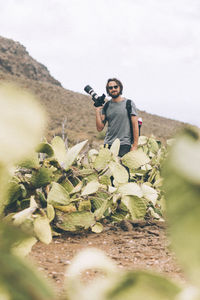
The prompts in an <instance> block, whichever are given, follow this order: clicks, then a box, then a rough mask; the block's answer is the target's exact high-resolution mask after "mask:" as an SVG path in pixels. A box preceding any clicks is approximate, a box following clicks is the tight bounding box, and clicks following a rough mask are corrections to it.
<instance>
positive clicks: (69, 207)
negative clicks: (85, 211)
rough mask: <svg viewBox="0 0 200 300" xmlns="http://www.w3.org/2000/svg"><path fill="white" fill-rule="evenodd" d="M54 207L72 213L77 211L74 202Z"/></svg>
mask: <svg viewBox="0 0 200 300" xmlns="http://www.w3.org/2000/svg"><path fill="white" fill-rule="evenodd" d="M54 207H55V208H56V209H58V210H60V211H62V212H64V213H72V212H75V211H77V209H76V206H75V205H74V204H68V205H55V206H54Z"/></svg>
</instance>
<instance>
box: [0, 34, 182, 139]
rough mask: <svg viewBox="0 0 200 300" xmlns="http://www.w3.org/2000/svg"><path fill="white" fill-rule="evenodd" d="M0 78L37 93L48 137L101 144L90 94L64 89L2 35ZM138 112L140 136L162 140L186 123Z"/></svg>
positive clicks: (18, 44)
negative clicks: (140, 122) (63, 136)
mask: <svg viewBox="0 0 200 300" xmlns="http://www.w3.org/2000/svg"><path fill="white" fill-rule="evenodd" d="M0 81H2V82H3V81H9V82H15V83H16V84H18V85H19V86H21V87H22V88H24V89H26V90H29V91H30V92H31V93H33V94H34V95H36V97H37V98H38V99H39V101H40V103H41V105H42V106H43V107H44V109H45V111H46V113H47V116H48V124H47V130H46V137H47V139H49V140H50V139H51V138H52V137H53V136H55V135H62V134H63V133H64V134H65V136H66V137H67V139H68V142H69V144H75V143H77V142H79V141H82V140H85V139H88V140H89V142H90V143H91V144H102V143H103V138H104V134H105V131H104V132H100V133H99V132H97V130H96V125H95V110H94V106H93V101H92V100H91V97H90V96H88V95H86V94H81V93H77V92H73V91H71V90H68V89H65V88H63V87H62V86H61V84H60V83H59V82H58V81H57V80H56V79H54V78H53V77H52V76H51V75H50V73H49V71H48V69H47V68H46V67H45V66H43V65H42V64H40V63H38V62H37V61H36V60H34V59H33V58H32V57H30V56H29V54H28V52H27V51H26V48H25V47H24V46H22V45H21V44H20V43H18V42H14V41H12V40H10V39H6V38H3V37H0ZM138 108H139V107H138ZM138 113H139V116H140V117H142V119H143V125H142V129H141V135H146V136H151V135H154V136H155V137H156V138H157V139H159V140H161V141H166V140H167V139H168V138H171V137H173V136H174V134H175V133H176V131H177V130H179V129H180V128H181V127H183V126H185V125H186V124H185V123H183V122H180V121H176V120H172V119H168V118H164V117H161V116H157V115H153V114H150V113H147V112H145V111H142V110H139V109H138ZM64 123H65V126H64V130H63V124H64Z"/></svg>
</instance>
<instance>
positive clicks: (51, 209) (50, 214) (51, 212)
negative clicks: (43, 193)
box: [47, 204, 55, 223]
mask: <svg viewBox="0 0 200 300" xmlns="http://www.w3.org/2000/svg"><path fill="white" fill-rule="evenodd" d="M47 217H48V219H49V223H51V221H53V219H54V218H55V209H54V207H53V205H51V204H47Z"/></svg>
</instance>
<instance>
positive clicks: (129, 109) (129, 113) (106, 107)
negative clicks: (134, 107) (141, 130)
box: [104, 99, 134, 144]
mask: <svg viewBox="0 0 200 300" xmlns="http://www.w3.org/2000/svg"><path fill="white" fill-rule="evenodd" d="M109 103H110V101H107V102H106V103H105V104H104V112H105V116H106V111H107V109H108V106H109ZM126 109H127V113H128V119H129V123H130V129H131V144H132V143H133V141H134V137H133V126H132V122H131V100H130V99H127V100H126Z"/></svg>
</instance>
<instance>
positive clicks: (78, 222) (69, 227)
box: [56, 211, 95, 231]
mask: <svg viewBox="0 0 200 300" xmlns="http://www.w3.org/2000/svg"><path fill="white" fill-rule="evenodd" d="M56 215H57V219H58V221H57V223H56V225H57V227H58V228H60V229H62V230H65V231H77V230H81V229H88V228H89V227H90V226H93V225H94V224H95V220H94V215H93V214H92V213H91V212H84V211H80V212H78V211H77V212H74V213H70V214H63V213H62V212H59V211H57V214H56Z"/></svg>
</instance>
